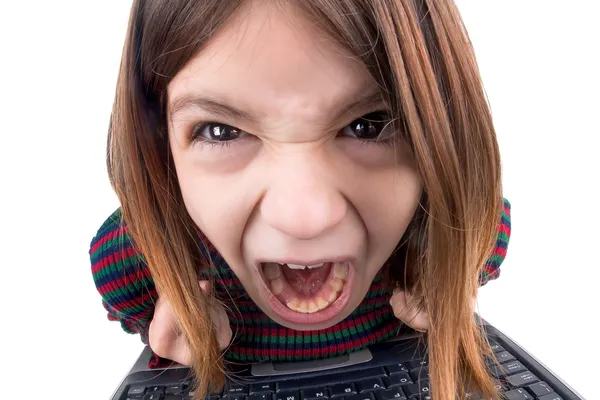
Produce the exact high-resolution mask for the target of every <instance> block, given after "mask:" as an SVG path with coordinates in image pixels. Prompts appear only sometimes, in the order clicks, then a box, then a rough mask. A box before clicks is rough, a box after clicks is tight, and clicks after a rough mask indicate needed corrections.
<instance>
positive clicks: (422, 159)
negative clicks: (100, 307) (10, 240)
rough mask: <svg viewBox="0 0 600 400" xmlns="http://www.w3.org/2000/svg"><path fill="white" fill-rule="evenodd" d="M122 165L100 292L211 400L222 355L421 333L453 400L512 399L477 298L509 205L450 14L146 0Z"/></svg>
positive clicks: (376, 4) (129, 55)
mask: <svg viewBox="0 0 600 400" xmlns="http://www.w3.org/2000/svg"><path fill="white" fill-rule="evenodd" d="M107 161H108V169H109V174H110V177H111V182H112V185H113V187H114V189H115V191H116V193H117V196H118V198H119V201H120V203H121V209H120V210H118V211H117V212H116V213H115V214H114V215H113V216H111V217H110V218H109V219H108V220H107V221H106V222H105V223H104V224H103V226H102V227H101V229H100V230H99V232H98V235H97V236H96V237H95V238H94V240H93V242H92V248H91V252H90V254H91V259H92V264H93V273H94V279H95V281H96V284H97V287H98V289H99V291H100V293H101V295H102V296H103V299H104V305H105V307H106V309H107V310H108V313H109V318H110V319H113V320H119V321H121V324H122V326H123V328H124V329H125V330H126V331H128V332H138V333H140V334H141V335H142V338H143V340H144V341H145V342H146V343H149V344H150V346H151V348H152V349H153V350H154V352H155V353H156V354H157V356H161V357H163V358H166V359H169V360H173V361H177V362H180V363H183V364H189V365H191V367H192V369H193V371H194V373H195V375H196V377H197V385H198V387H197V398H198V399H202V398H204V394H205V393H206V391H207V390H209V389H215V388H218V387H219V386H220V385H221V384H222V383H223V375H224V366H223V363H222V358H223V357H222V356H224V358H225V359H228V360H242V361H252V362H254V361H266V360H278V361H282V360H302V359H311V358H319V357H329V356H334V355H339V354H342V353H347V352H351V351H354V350H357V349H360V348H363V347H365V346H367V345H370V344H373V343H375V342H379V341H383V340H386V339H388V338H390V337H391V336H393V335H394V334H395V333H396V332H397V331H398V329H397V328H398V327H399V326H400V325H401V324H402V323H406V324H408V325H410V326H412V327H413V328H415V329H417V330H420V331H424V330H427V341H428V345H429V349H430V356H429V357H430V365H431V368H430V376H431V384H432V392H433V396H434V397H435V398H436V399H438V400H449V399H454V398H455V396H456V395H458V396H459V397H460V398H464V396H465V388H467V390H477V391H479V392H480V393H481V394H483V395H485V396H486V398H488V397H494V396H496V395H497V394H496V393H495V390H494V386H493V381H492V380H491V379H490V377H489V375H488V373H487V371H486V367H485V364H484V361H483V360H484V358H483V357H484V355H486V354H490V349H489V345H488V344H487V342H486V340H485V337H484V335H483V334H482V332H480V330H479V328H478V327H477V325H476V323H475V320H474V318H473V305H474V299H475V297H476V294H477V288H478V286H480V285H483V284H485V283H486V282H487V281H488V280H489V279H491V278H495V277H497V276H498V273H499V269H498V267H499V265H500V262H501V261H502V259H503V257H504V255H505V251H506V244H507V241H508V235H509V233H510V225H509V220H508V218H509V204H508V202H506V201H504V202H503V198H502V191H501V174H500V157H499V154H498V146H497V143H496V138H495V132H494V127H493V124H492V120H491V116H490V112H489V109H488V106H487V104H486V101H485V97H484V92H483V89H482V85H481V82H480V77H479V74H478V70H477V66H476V62H475V57H474V55H473V51H472V48H471V45H470V42H469V40H468V37H467V36H466V34H465V30H464V27H463V25H462V22H461V19H460V16H459V13H458V11H457V10H456V7H455V5H454V3H453V2H452V0H343V1H342V0H338V1H328V0H297V1H286V0H277V1H276V0H269V1H266V0H254V1H253V0H246V1H242V0H238V1H234V0H227V1H225V0H202V1H199V0H180V1H178V2H172V1H167V0H134V1H133V7H132V12H131V18H130V23H129V29H128V32H127V37H126V42H125V47H124V51H123V58H122V64H121V70H120V73H119V78H118V85H117V93H116V99H115V104H114V109H113V114H112V119H111V126H110V132H109V140H108V157H107ZM392 294H393V296H392ZM222 350H224V352H223V353H222ZM155 365H156V364H155Z"/></svg>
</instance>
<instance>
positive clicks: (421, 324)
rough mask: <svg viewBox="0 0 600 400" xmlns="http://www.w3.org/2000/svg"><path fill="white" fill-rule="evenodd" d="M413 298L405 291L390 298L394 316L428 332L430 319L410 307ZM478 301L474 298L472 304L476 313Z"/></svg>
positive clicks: (422, 312)
mask: <svg viewBox="0 0 600 400" xmlns="http://www.w3.org/2000/svg"><path fill="white" fill-rule="evenodd" d="M412 300H413V299H412V296H411V295H410V294H407V293H406V292H405V291H403V290H398V291H396V292H394V294H393V295H392V297H391V298H390V305H391V306H392V310H393V311H394V315H395V316H396V318H398V319H399V320H400V321H402V322H404V323H405V324H406V325H408V326H410V327H411V328H413V329H414V330H415V331H418V332H427V330H428V329H429V318H428V317H427V313H426V312H425V311H419V310H414V309H412V308H410V307H409V306H408V304H410V303H411V302H412ZM476 302H477V299H476V298H474V299H473V301H472V302H471V309H472V310H473V312H474V311H475V306H476Z"/></svg>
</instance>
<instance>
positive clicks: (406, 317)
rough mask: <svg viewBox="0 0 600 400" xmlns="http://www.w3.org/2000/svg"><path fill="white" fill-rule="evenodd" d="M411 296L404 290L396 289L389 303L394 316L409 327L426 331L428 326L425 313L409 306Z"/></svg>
mask: <svg viewBox="0 0 600 400" xmlns="http://www.w3.org/2000/svg"><path fill="white" fill-rule="evenodd" d="M411 300H412V298H411V297H410V295H407V294H406V292H404V291H397V292H396V293H394V295H393V296H392V298H391V299H390V305H391V306H392V309H393V311H394V315H395V316H396V318H398V319H399V320H401V321H402V322H404V323H405V324H406V325H408V326H410V327H411V328H413V329H415V330H419V331H426V330H427V329H428V328H429V321H428V318H427V314H426V313H425V312H423V311H419V310H418V309H416V308H415V307H410V306H409V304H410V302H411Z"/></svg>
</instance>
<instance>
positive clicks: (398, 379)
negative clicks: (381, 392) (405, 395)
mask: <svg viewBox="0 0 600 400" xmlns="http://www.w3.org/2000/svg"><path fill="white" fill-rule="evenodd" d="M383 383H384V384H385V387H387V388H393V387H396V386H403V385H408V384H409V383H414V381H413V380H412V378H411V377H410V375H408V374H407V373H402V374H395V375H391V376H390V377H388V378H383Z"/></svg>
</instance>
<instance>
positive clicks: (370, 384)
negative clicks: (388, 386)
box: [346, 378, 385, 400]
mask: <svg viewBox="0 0 600 400" xmlns="http://www.w3.org/2000/svg"><path fill="white" fill-rule="evenodd" d="M376 389H385V386H384V385H383V382H382V381H381V379H379V378H368V379H361V380H360V381H357V382H356V390H358V393H365V392H372V391H373V390H376ZM346 400H348V399H346ZM357 400H358V399H357Z"/></svg>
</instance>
